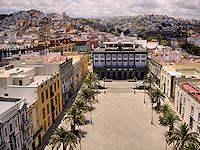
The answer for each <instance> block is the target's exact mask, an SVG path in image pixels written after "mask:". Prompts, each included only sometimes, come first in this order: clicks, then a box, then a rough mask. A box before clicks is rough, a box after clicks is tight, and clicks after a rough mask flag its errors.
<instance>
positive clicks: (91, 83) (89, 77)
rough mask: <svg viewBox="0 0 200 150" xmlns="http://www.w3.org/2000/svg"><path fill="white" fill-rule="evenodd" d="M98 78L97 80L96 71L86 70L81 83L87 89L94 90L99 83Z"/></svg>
mask: <svg viewBox="0 0 200 150" xmlns="http://www.w3.org/2000/svg"><path fill="white" fill-rule="evenodd" d="M98 80H99V75H98V74H97V73H92V72H87V74H86V76H85V79H84V80H83V83H84V84H85V85H86V87H88V88H89V89H93V90H95V89H96V88H97V85H99V81H98Z"/></svg>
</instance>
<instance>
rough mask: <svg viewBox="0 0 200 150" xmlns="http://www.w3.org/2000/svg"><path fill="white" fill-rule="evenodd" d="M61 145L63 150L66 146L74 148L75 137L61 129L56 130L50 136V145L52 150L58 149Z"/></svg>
mask: <svg viewBox="0 0 200 150" xmlns="http://www.w3.org/2000/svg"><path fill="white" fill-rule="evenodd" d="M61 144H62V145H63V150H66V147H67V145H70V146H72V145H73V146H74V147H76V144H77V136H76V135H75V134H74V133H72V132H70V131H67V130H66V129H64V128H63V127H60V128H57V129H55V130H54V133H53V134H52V135H51V138H50V145H52V146H53V148H54V147H55V146H58V147H60V146H61Z"/></svg>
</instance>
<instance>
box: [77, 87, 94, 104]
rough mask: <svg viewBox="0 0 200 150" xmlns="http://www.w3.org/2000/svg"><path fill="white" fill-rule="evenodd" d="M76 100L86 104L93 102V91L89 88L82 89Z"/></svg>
mask: <svg viewBox="0 0 200 150" xmlns="http://www.w3.org/2000/svg"><path fill="white" fill-rule="evenodd" d="M78 99H81V100H83V101H85V102H87V103H89V102H91V101H94V91H93V90H91V89H89V88H86V87H82V88H81V91H80V93H79V94H78Z"/></svg>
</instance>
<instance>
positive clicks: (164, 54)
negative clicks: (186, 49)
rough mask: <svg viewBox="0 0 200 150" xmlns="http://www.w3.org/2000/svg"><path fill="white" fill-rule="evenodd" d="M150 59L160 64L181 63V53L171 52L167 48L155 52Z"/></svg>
mask: <svg viewBox="0 0 200 150" xmlns="http://www.w3.org/2000/svg"><path fill="white" fill-rule="evenodd" d="M149 55H150V57H151V58H152V59H154V60H156V61H157V62H160V63H169V62H180V61H181V51H178V50H169V49H167V48H163V49H160V50H158V49H156V50H153V51H152V52H151V53H150V54H149Z"/></svg>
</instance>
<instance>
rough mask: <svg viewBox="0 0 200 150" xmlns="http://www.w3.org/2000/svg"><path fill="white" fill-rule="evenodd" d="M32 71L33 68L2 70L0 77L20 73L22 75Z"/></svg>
mask: <svg viewBox="0 0 200 150" xmlns="http://www.w3.org/2000/svg"><path fill="white" fill-rule="evenodd" d="M32 69H34V68H33V67H15V68H12V69H9V70H5V69H2V70H0V77H8V76H9V75H10V74H17V73H19V72H21V71H23V72H24V73H26V72H28V71H30V70H32Z"/></svg>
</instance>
